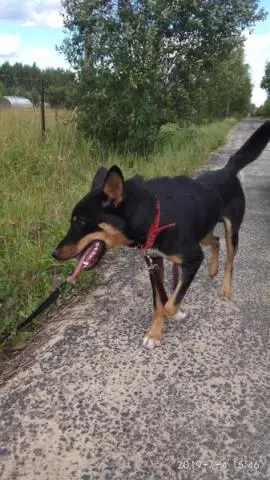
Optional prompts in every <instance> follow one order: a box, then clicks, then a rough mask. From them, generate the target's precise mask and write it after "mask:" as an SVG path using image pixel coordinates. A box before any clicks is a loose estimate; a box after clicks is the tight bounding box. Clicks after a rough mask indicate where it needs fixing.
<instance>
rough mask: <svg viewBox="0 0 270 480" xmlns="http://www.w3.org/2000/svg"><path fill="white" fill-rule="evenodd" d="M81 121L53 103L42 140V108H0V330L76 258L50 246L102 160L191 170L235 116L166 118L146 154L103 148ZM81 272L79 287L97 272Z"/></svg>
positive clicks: (162, 170)
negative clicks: (194, 120) (194, 122)
mask: <svg viewBox="0 0 270 480" xmlns="http://www.w3.org/2000/svg"><path fill="white" fill-rule="evenodd" d="M75 120H76V119H75V115H74V114H71V113H70V112H65V111H59V112H57V114H56V113H55V112H54V111H52V110H47V112H46V122H47V133H46V138H45V141H44V143H43V144H42V143H41V142H40V126H39V112H38V111H32V110H23V111H22V110H0V125H1V126H0V145H1V154H0V155H1V162H0V175H1V185H0V194H1V198H2V202H1V205H0V223H1V232H0V255H1V265H0V302H1V320H0V331H1V330H2V331H5V330H7V329H10V328H12V327H13V326H14V325H15V321H16V320H17V321H18V320H20V318H21V317H24V316H25V315H27V314H29V313H30V312H31V311H32V309H33V308H34V307H35V306H36V305H37V304H38V303H39V302H40V301H41V300H42V299H44V298H45V297H46V295H47V294H48V293H49V292H50V291H51V289H52V288H53V287H54V286H55V284H56V283H57V282H58V281H60V280H61V279H63V278H64V276H65V274H66V273H67V270H68V269H70V264H69V265H66V264H62V265H61V264H58V263H56V262H54V260H53V258H52V257H51V251H52V249H53V248H54V247H55V246H56V244H57V243H58V241H59V240H60V239H61V237H62V236H63V235H64V234H65V232H66V229H67V226H68V220H69V214H70V210H71V208H72V206H73V205H74V204H75V202H77V201H78V200H79V199H80V198H81V196H82V195H83V194H85V193H86V192H87V191H88V189H89V186H90V183H91V178H92V176H93V172H94V171H95V169H96V168H97V167H98V166H99V165H100V164H104V165H105V166H109V165H112V164H115V163H117V164H118V165H119V166H120V167H121V168H122V169H123V171H124V173H125V174H126V175H131V174H133V173H135V172H136V173H137V172H141V173H143V174H144V175H145V176H146V177H150V176H153V175H167V174H168V175H174V174H176V173H177V174H179V173H190V172H191V171H192V169H193V168H194V167H195V166H197V165H199V164H200V163H202V162H204V161H206V159H207V157H208V155H209V152H210V151H211V150H214V149H215V148H217V147H218V146H219V145H220V144H221V143H222V142H224V140H225V138H226V134H227V132H228V131H229V129H230V128H231V127H232V125H233V124H234V123H235V121H234V120H233V119H231V120H226V121H222V122H216V123H213V124H210V125H207V126H202V127H194V126H189V127H186V128H182V129H181V128H178V127H176V126H175V125H168V126H166V128H164V129H163V131H162V132H161V135H160V139H159V141H158V142H157V145H156V149H155V152H154V154H153V155H152V157H151V158H148V159H146V158H141V157H136V156H134V155H126V156H125V157H118V156H117V155H116V154H113V153H109V152H107V153H106V154H104V152H103V153H102V152H97V150H96V149H94V147H93V144H92V143H91V141H90V140H89V141H86V140H85V139H84V138H83V137H82V136H81V135H80V133H78V132H77V130H76V121H75ZM81 278H82V280H81V284H80V287H82V286H83V285H85V283H86V282H87V281H88V282H89V279H90V282H91V281H92V280H93V274H92V275H82V277H81ZM87 279H88V280H87ZM79 282H80V280H79Z"/></svg>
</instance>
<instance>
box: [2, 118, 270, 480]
mask: <svg viewBox="0 0 270 480" xmlns="http://www.w3.org/2000/svg"><path fill="white" fill-rule="evenodd" d="M257 126H258V123H257V122H254V121H244V122H242V123H241V124H240V125H239V126H238V127H237V128H236V129H235V130H234V132H233V134H232V136H231V138H230V140H229V142H228V144H227V145H226V146H225V147H224V148H222V149H221V150H220V151H219V152H217V153H215V154H214V155H213V157H212V159H211V161H210V164H209V166H210V168H212V167H215V166H217V165H222V164H223V163H224V162H225V161H226V160H227V158H228V156H229V155H230V154H231V153H233V151H234V150H235V149H236V148H237V147H239V146H240V145H241V144H242V143H243V141H244V140H245V139H246V138H247V137H248V136H249V135H250V134H251V133H252V132H253V130H254V129H255V128H256V127H257ZM243 183H244V188H245V192H246V194H247V213H246V217H245V221H244V225H243V229H242V233H241V237H240V251H239V253H238V256H237V259H236V261H235V272H234V282H233V285H234V289H233V293H234V297H233V301H232V302H224V301H221V300H220V299H219V298H218V296H217V292H218V285H219V284H220V281H221V273H219V275H218V277H217V279H215V280H213V281H211V280H210V279H209V278H208V277H207V270H206V264H205V263H204V265H203V266H202V268H201V270H200V272H199V274H198V276H197V278H196V281H195V282H194V283H193V285H192V288H191V290H190V292H189V294H188V296H187V298H186V306H187V309H188V312H189V315H188V317H187V318H186V319H185V320H183V321H182V322H180V321H179V322H172V321H171V322H167V324H166V340H165V342H164V343H163V345H162V346H161V347H160V348H156V349H154V350H147V349H145V348H143V347H142V344H141V343H142V339H143V335H144V331H145V330H146V329H147V327H148V325H149V321H150V316H151V313H150V310H151V295H150V286H149V283H148V278H147V273H146V272H145V267H144V264H143V262H142V259H141V258H140V256H139V255H136V258H135V259H134V257H133V253H132V252H128V253H127V254H125V255H120V256H118V257H117V259H116V260H114V256H111V255H110V256H109V257H108V258H107V263H106V266H105V267H104V277H103V279H102V280H101V281H100V284H99V286H98V288H97V289H95V291H94V292H92V293H91V295H89V297H88V298H87V299H84V300H82V302H80V303H79V304H77V305H75V306H73V307H71V308H69V309H66V310H64V311H63V312H62V313H61V316H60V315H59V318H58V320H57V321H56V322H51V323H50V324H49V325H48V327H47V329H45V330H44V331H43V332H41V333H40V334H39V335H38V336H37V337H36V339H35V340H34V341H33V343H32V344H31V345H30V346H29V348H28V349H27V350H26V351H24V353H23V354H22V356H21V357H20V358H21V360H20V364H21V366H20V367H18V369H17V373H16V375H15V376H13V377H12V378H11V379H9V381H7V382H6V383H5V384H4V385H3V386H2V389H1V391H0V396H1V397H0V412H1V418H0V421H1V428H0V477H1V478H2V479H4V480H13V479H14V480H15V479H23V480H36V479H41V480H45V479H46V480H58V479H59V480H72V479H76V480H94V479H106V480H131V479H132V480H149V479H153V480H159V479H166V480H167V479H180V480H217V479H221V480H249V479H252V480H255V479H260V480H266V479H269V478H270V458H269V448H270V447H269V446H270V422H269V406H270V404H269V397H270V395H269V387H270V382H269V380H270V378H269V372H270V370H269V363H270V362H269V308H270V294H269V292H270V274H269V271H270V147H269V148H267V149H266V150H265V152H264V154H263V155H262V156H261V157H260V159H258V160H257V162H256V163H254V164H253V165H251V166H249V167H248V168H246V169H245V172H244V180H243ZM222 250H224V248H222ZM223 253H224V252H222V256H223ZM108 266H110V269H108ZM27 361H28V363H30V365H28V366H27V367H26V364H27ZM267 462H268V463H267Z"/></svg>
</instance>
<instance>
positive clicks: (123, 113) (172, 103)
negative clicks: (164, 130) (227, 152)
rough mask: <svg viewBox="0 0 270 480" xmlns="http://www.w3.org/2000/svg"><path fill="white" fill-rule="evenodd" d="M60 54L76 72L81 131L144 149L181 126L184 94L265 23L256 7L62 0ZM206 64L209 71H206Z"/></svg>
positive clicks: (220, 0) (224, 2) (215, 1)
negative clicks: (168, 128)
mask: <svg viewBox="0 0 270 480" xmlns="http://www.w3.org/2000/svg"><path fill="white" fill-rule="evenodd" d="M63 6H64V9H65V13H64V24H65V27H66V31H67V36H66V38H65V40H64V43H63V45H62V47H61V51H62V52H64V54H65V56H66V57H67V58H68V60H69V62H70V63H71V65H72V66H73V67H74V68H75V69H76V70H77V72H78V80H79V83H78V91H79V102H80V110H81V125H82V127H83V128H84V130H85V132H86V133H87V134H89V135H91V136H93V137H97V138H98V139H100V140H102V141H103V142H104V141H107V142H108V143H113V144H119V142H120V143H121V144H124V145H127V144H128V145H129V147H130V146H131V147H132V148H135V149H136V150H138V149H146V148H149V147H150V146H151V144H152V143H153V140H154V139H155V136H156V134H157V132H158V130H159V127H160V126H161V125H162V124H163V123H165V122H167V121H173V120H177V119H179V118H186V116H187V115H188V113H189V112H190V104H191V103H192V99H191V98H190V90H192V89H193V85H195V84H196V86H197V85H198V79H199V78H200V76H201V72H203V77H206V76H207V72H208V74H209V68H210V67H212V65H213V64H217V63H218V62H221V61H223V60H224V59H226V58H227V57H228V55H229V54H230V52H231V51H232V50H233V49H234V48H236V47H237V46H238V45H239V43H240V35H241V33H242V32H243V30H244V29H246V28H250V27H251V26H252V25H253V24H254V22H256V21H257V20H260V19H262V18H264V12H263V10H262V9H258V1H257V0H200V1H195V0H182V1H181V2H180V1H178V2H175V1H168V0H151V1H150V0H136V1H135V0H118V1H112V0H82V1H81V2H78V1H77V0H63ZM209 63H210V67H209Z"/></svg>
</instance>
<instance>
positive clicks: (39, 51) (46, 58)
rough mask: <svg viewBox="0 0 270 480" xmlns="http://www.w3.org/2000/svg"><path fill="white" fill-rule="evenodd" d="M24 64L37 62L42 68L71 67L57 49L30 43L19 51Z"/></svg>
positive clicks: (20, 59)
mask: <svg viewBox="0 0 270 480" xmlns="http://www.w3.org/2000/svg"><path fill="white" fill-rule="evenodd" d="M17 61H20V62H22V63H23V64H28V65H32V64H33V62H36V64H37V66H38V67H40V68H47V67H53V68H66V69H68V68H70V66H69V64H68V62H67V61H66V60H65V59H64V57H63V56H62V55H59V54H58V53H57V51H56V50H54V49H49V48H44V47H37V46H33V45H28V46H26V47H24V48H22V49H20V51H19V60H18V59H17Z"/></svg>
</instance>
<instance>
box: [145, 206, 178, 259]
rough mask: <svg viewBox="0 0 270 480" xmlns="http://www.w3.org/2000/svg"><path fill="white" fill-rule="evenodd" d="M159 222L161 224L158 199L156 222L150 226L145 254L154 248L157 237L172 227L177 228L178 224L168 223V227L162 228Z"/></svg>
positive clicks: (163, 226)
mask: <svg viewBox="0 0 270 480" xmlns="http://www.w3.org/2000/svg"><path fill="white" fill-rule="evenodd" d="M159 222H160V203H159V200H158V198H157V201H156V212H155V216H154V220H153V222H152V223H151V225H150V228H149V230H148V233H147V237H146V240H145V243H144V245H142V250H143V251H144V252H146V251H147V250H149V248H152V247H153V245H154V243H155V241H156V238H157V236H158V235H159V234H160V233H161V232H163V230H167V229H168V228H171V227H175V225H176V223H168V224H167V225H162V226H161V227H160V226H159Z"/></svg>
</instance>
